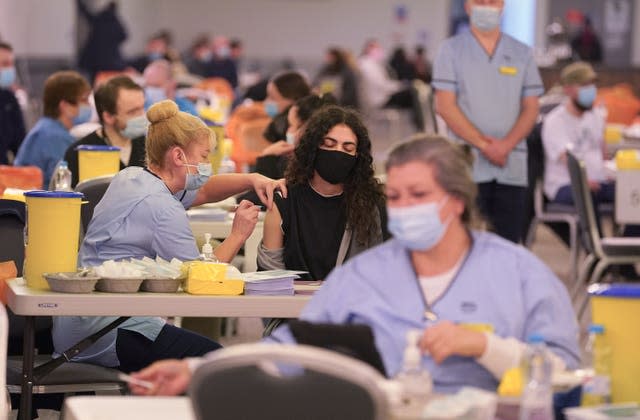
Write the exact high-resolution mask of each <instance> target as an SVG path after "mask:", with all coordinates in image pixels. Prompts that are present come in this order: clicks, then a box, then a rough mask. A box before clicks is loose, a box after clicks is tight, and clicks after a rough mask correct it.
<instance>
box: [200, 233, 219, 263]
mask: <svg viewBox="0 0 640 420" xmlns="http://www.w3.org/2000/svg"><path fill="white" fill-rule="evenodd" d="M202 259H203V260H204V261H217V258H215V257H214V255H213V247H212V246H211V234H210V233H205V234H204V244H203V245H202Z"/></svg>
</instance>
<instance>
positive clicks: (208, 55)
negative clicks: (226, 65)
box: [200, 51, 213, 63]
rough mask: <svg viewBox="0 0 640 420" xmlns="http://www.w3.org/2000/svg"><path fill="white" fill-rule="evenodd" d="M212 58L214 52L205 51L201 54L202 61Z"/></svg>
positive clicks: (205, 61) (206, 61)
mask: <svg viewBox="0 0 640 420" xmlns="http://www.w3.org/2000/svg"><path fill="white" fill-rule="evenodd" d="M212 59H213V53H212V52H211V51H205V52H203V53H202V54H200V61H202V62H204V63H208V62H209V61H211V60H212Z"/></svg>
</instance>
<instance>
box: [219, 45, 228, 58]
mask: <svg viewBox="0 0 640 420" xmlns="http://www.w3.org/2000/svg"><path fill="white" fill-rule="evenodd" d="M216 52H217V53H218V57H220V58H228V57H229V56H230V55H231V49H230V48H229V47H220V48H218V49H217V50H216Z"/></svg>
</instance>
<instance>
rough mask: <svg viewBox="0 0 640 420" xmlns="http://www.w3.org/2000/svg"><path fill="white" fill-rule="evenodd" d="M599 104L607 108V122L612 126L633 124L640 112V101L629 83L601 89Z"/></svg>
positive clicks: (599, 91)
mask: <svg viewBox="0 0 640 420" xmlns="http://www.w3.org/2000/svg"><path fill="white" fill-rule="evenodd" d="M598 102H599V103H602V104H604V105H605V107H606V108H607V111H608V115H607V122H608V123H610V124H624V125H629V124H632V123H633V120H634V118H636V116H637V115H638V113H639V112H640V99H638V98H637V97H636V96H635V95H634V94H633V88H632V87H631V85H629V84H627V83H620V84H617V85H615V86H611V87H608V88H601V89H599V90H598Z"/></svg>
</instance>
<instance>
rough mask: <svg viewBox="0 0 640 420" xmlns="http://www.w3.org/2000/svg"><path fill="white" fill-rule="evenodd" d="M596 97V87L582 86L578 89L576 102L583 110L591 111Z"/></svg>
mask: <svg viewBox="0 0 640 420" xmlns="http://www.w3.org/2000/svg"><path fill="white" fill-rule="evenodd" d="M597 95H598V89H597V88H596V85H587V86H582V87H581V88H579V89H578V97H577V98H576V102H577V103H578V105H580V107H582V108H583V109H585V110H587V109H591V108H592V107H593V103H594V102H595V100H596V96H597Z"/></svg>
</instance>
